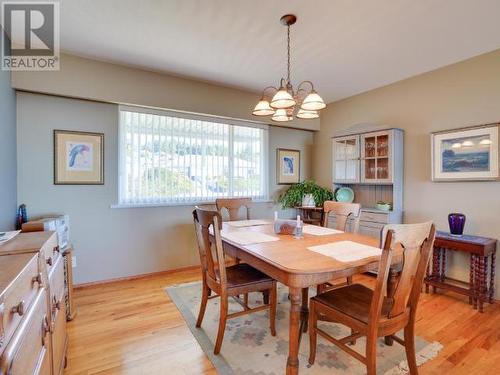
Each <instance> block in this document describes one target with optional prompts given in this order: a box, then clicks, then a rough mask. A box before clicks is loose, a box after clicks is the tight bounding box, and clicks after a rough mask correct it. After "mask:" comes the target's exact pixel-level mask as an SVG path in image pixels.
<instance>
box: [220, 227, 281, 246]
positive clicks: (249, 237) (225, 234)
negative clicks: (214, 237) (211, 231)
mask: <svg viewBox="0 0 500 375" xmlns="http://www.w3.org/2000/svg"><path fill="white" fill-rule="evenodd" d="M221 236H222V238H223V239H225V240H227V241H230V242H233V243H236V244H238V245H250V244H253V243H262V242H272V241H279V238H278V237H274V236H270V235H268V234H265V233H259V232H253V231H225V230H223V231H221Z"/></svg>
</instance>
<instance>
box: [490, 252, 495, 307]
mask: <svg viewBox="0 0 500 375" xmlns="http://www.w3.org/2000/svg"><path fill="white" fill-rule="evenodd" d="M496 252H497V250H496V249H495V250H493V253H491V268H490V295H489V300H488V302H489V303H493V295H494V294H495V262H496Z"/></svg>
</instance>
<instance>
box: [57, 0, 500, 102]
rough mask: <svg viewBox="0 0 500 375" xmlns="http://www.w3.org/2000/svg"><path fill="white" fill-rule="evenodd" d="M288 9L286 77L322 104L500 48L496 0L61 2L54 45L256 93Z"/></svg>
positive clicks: (280, 69)
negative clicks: (311, 88) (307, 84)
mask: <svg viewBox="0 0 500 375" xmlns="http://www.w3.org/2000/svg"><path fill="white" fill-rule="evenodd" d="M285 13H294V14H296V15H297V17H298V21H297V24H296V25H295V26H293V27H292V80H293V81H294V82H295V83H298V82H300V81H301V80H305V79H308V80H312V81H313V82H314V83H315V85H316V88H317V90H318V91H319V93H320V94H321V95H322V96H323V97H324V99H325V101H327V102H331V101H334V100H338V99H341V98H345V97H348V96H351V95H354V94H357V93H360V92H363V91H367V90H370V89H373V88H376V87H380V86H383V85H387V84H389V83H392V82H396V81H399V80H401V79H404V78H407V77H411V76H414V75H417V74H420V73H423V72H426V71H429V70H433V69H436V68H439V67H442V66H444V65H448V64H452V63H454V62H458V61H461V60H464V59H467V58H470V57H473V56H476V55H479V54H482V53H485V52H488V51H492V50H495V49H498V48H500V22H499V21H498V16H499V15H500V1H499V0H377V1H369V0H314V1H306V0H302V1H300V0H288V1H283V0H164V1H161V0H156V1H155V0H146V1H144V0H143V1H139V0H136V1H132V0H86V1H82V0H64V1H61V48H62V49H63V50H64V51H66V52H69V53H73V54H77V55H82V56H87V57H91V58H96V59H100V60H105V61H112V62H116V63H120V64H125V65H131V66H136V67H142V68H145V69H149V70H154V71H161V72H168V73H172V74H176V75H181V76H185V77H190V78H194V79H198V80H203V81H208V82H213V83H217V84H221V85H227V86H231V87H237V88H243V89H246V90H251V91H255V92H258V91H260V90H261V89H262V88H263V87H265V86H268V85H271V84H272V85H276V84H277V83H278V80H279V78H280V77H281V76H283V75H284V72H285V61H286V49H285V40H286V33H285V32H286V29H285V27H284V26H282V25H281V24H280V23H279V18H280V17H281V16H282V15H283V14H285ZM499 63H500V62H499Z"/></svg>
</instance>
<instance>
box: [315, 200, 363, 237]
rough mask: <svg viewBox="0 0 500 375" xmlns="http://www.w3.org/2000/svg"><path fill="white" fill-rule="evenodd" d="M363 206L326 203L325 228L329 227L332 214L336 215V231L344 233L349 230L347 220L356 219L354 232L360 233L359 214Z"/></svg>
mask: <svg viewBox="0 0 500 375" xmlns="http://www.w3.org/2000/svg"><path fill="white" fill-rule="evenodd" d="M360 211H361V205H360V204H359V203H344V202H336V201H325V203H324V204H323V224H322V225H323V226H324V227H327V226H328V216H329V215H330V213H334V214H335V229H337V230H341V231H344V232H345V230H346V228H347V220H348V219H349V218H350V217H351V218H353V219H354V228H353V232H357V231H358V225H359V213H360Z"/></svg>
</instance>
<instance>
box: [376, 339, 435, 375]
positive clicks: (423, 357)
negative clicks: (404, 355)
mask: <svg viewBox="0 0 500 375" xmlns="http://www.w3.org/2000/svg"><path fill="white" fill-rule="evenodd" d="M441 349H443V345H441V344H440V343H439V342H437V341H434V342H433V343H431V344H429V345H427V346H426V347H425V348H423V349H422V350H420V351H419V352H418V353H417V354H416V356H415V357H416V360H417V366H420V365H423V364H424V363H426V362H427V361H429V360H431V359H434V358H436V357H437V355H438V353H439V352H440V351H441ZM409 372H410V369H409V368H408V362H407V361H406V360H402V361H401V362H399V364H398V365H397V366H396V367H394V368H393V369H391V370H389V371H388V372H386V373H385V375H406V374H408V373H409Z"/></svg>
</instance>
